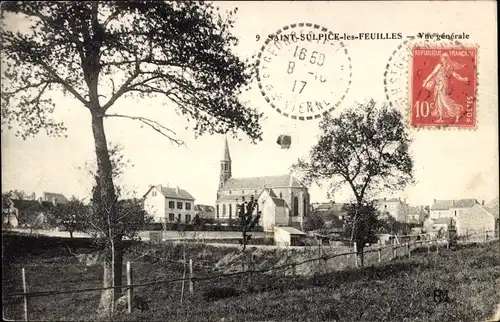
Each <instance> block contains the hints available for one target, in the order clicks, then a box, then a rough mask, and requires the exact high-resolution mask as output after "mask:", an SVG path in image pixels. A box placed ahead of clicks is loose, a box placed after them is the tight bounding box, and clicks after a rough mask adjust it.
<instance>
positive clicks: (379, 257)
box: [377, 246, 382, 263]
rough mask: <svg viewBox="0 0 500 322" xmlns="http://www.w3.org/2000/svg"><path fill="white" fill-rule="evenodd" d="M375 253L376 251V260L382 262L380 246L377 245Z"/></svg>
mask: <svg viewBox="0 0 500 322" xmlns="http://www.w3.org/2000/svg"><path fill="white" fill-rule="evenodd" d="M377 253H378V262H379V263H380V262H382V248H381V247H380V246H379V247H378V250H377Z"/></svg>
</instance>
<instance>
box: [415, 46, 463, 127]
mask: <svg viewBox="0 0 500 322" xmlns="http://www.w3.org/2000/svg"><path fill="white" fill-rule="evenodd" d="M464 66H465V64H460V63H457V62H454V61H452V60H450V59H449V55H448V53H443V54H442V55H441V62H440V63H438V64H437V65H436V67H435V68H434V70H433V71H432V73H430V74H429V76H427V78H426V79H425V80H424V83H423V85H422V86H423V87H424V88H425V89H427V90H428V91H430V92H431V93H432V95H433V103H434V105H435V108H434V110H433V111H432V114H431V115H432V116H439V119H438V121H437V122H439V123H443V117H454V118H455V122H458V119H459V117H460V112H461V110H462V109H463V106H462V105H461V104H458V103H456V102H455V101H453V99H452V98H451V97H450V95H449V92H448V80H449V78H451V76H453V77H455V78H456V79H458V80H459V81H463V82H467V81H468V78H467V77H462V76H460V75H459V74H457V73H456V72H455V71H456V70H458V69H461V68H463V67H464Z"/></svg>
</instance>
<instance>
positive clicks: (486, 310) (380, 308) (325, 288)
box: [2, 239, 500, 322]
mask: <svg viewBox="0 0 500 322" xmlns="http://www.w3.org/2000/svg"><path fill="white" fill-rule="evenodd" d="M4 242H5V239H4ZM16 243H17V244H16V245H17V246H16V247H14V248H9V249H10V250H9V251H8V252H6V251H4V261H3V270H2V282H3V287H2V292H3V304H4V305H3V307H4V309H3V311H4V318H7V319H17V320H19V319H21V318H22V307H23V302H22V298H20V297H17V298H9V297H5V296H6V295H7V294H10V293H13V292H15V291H19V290H20V289H21V274H20V271H21V267H24V268H25V269H26V274H27V279H28V285H29V288H30V291H41V290H47V289H50V290H54V289H58V290H64V289H76V288H86V287H99V286H100V285H101V277H102V268H101V267H100V266H99V265H97V266H90V267H86V266H85V265H83V264H80V263H78V261H77V259H76V258H75V257H74V256H70V255H68V251H67V250H66V248H65V246H63V245H62V244H63V243H58V244H54V243H52V244H51V243H49V242H39V243H36V245H38V247H24V246H23V244H22V243H21V244H19V242H18V241H16ZM28 244H29V243H28ZM30 245H34V244H33V243H31V244H30ZM87 247H88V245H85V247H84V246H82V247H81V248H78V245H73V246H72V248H73V250H74V252H85V251H88V248H87ZM187 247H188V248H187V256H188V257H190V258H193V259H194V261H195V275H196V276H202V275H207V274H211V273H214V272H213V271H212V268H213V267H214V263H215V262H217V261H219V260H220V259H222V258H223V257H224V256H226V255H227V253H228V252H232V251H234V250H231V249H225V248H216V247H203V246H202V245H188V246H187ZM27 248H29V249H31V251H30V253H27V252H26V249H27ZM12 249H14V250H12ZM180 250H181V246H180V245H176V246H174V245H155V246H153V245H145V244H141V245H137V246H134V252H133V253H131V254H129V255H128V259H130V260H131V261H132V267H133V271H134V282H135V283H141V282H145V281H152V280H157V279H168V278H178V277H181V276H182V271H183V268H182V265H181V264H179V263H178V260H179V259H180V258H181V251H180ZM145 252H149V253H150V254H151V255H152V256H142V257H140V258H139V256H140V254H144V253H145ZM159 257H161V258H163V259H162V260H159V259H158V258H159ZM499 258H500V255H499V251H498V241H497V242H495V243H489V244H476V245H469V246H467V247H466V248H463V249H459V250H456V251H451V250H444V249H443V250H442V251H440V252H439V254H436V253H432V254H430V255H427V252H426V250H425V251H422V252H420V253H419V252H416V251H415V252H414V254H413V255H412V258H411V259H398V260H393V261H390V262H385V263H382V264H380V265H378V264H376V265H374V266H371V267H367V268H364V269H352V268H346V269H344V270H342V271H339V272H334V273H329V274H324V275H317V276H314V277H311V276H297V277H295V278H292V277H290V276H289V275H288V276H285V275H284V274H283V272H280V273H278V274H274V275H269V274H259V275H254V276H253V278H252V284H251V285H252V287H251V288H247V287H245V289H244V290H243V291H242V290H241V289H240V277H231V278H224V279H218V280H211V281H200V282H198V283H196V284H195V295H194V297H190V296H189V293H188V292H187V290H186V293H187V294H186V297H185V298H184V304H183V305H182V306H181V305H180V289H181V283H180V282H177V283H173V284H159V285H154V286H150V287H140V288H137V289H136V290H135V292H136V294H139V295H140V296H142V297H143V298H145V299H147V301H148V302H149V307H150V310H148V311H145V312H140V311H137V310H136V311H134V312H133V313H132V314H131V315H128V314H118V315H117V316H116V317H115V320H135V321H137V320H142V321H153V320H156V321H221V320H222V319H224V321H353V322H354V321H356V322H359V321H398V322H400V321H440V322H441V321H467V322H469V321H485V320H486V319H487V318H488V317H490V316H492V314H493V313H494V309H495V307H496V305H497V304H498V303H500V293H499V292H498V290H499V289H500V259H499ZM246 282H248V281H246ZM222 287H226V289H221V288H222ZM186 289H187V283H186ZM435 289H441V290H447V291H448V294H449V298H448V301H447V302H444V303H436V302H435V301H434V290H435ZM224 290H225V291H224ZM230 291H232V292H230ZM218 293H220V294H219V295H217V294H218ZM224 296H226V297H225V298H224ZM218 298H220V299H218ZM98 301H99V294H98V292H91V293H78V294H65V295H54V296H50V297H38V298H32V299H31V300H30V303H29V317H30V320H38V321H39V320H44V321H47V320H95V309H96V307H97V304H98Z"/></svg>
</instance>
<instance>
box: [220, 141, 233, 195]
mask: <svg viewBox="0 0 500 322" xmlns="http://www.w3.org/2000/svg"><path fill="white" fill-rule="evenodd" d="M229 178H231V156H230V155H229V145H228V144H227V137H226V140H225V145H224V154H223V156H222V160H220V176H219V191H220V190H222V188H223V187H224V184H225V183H226V181H227V179H229Z"/></svg>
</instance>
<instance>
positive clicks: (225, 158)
mask: <svg viewBox="0 0 500 322" xmlns="http://www.w3.org/2000/svg"><path fill="white" fill-rule="evenodd" d="M221 161H229V162H231V155H229V145H228V144H227V136H226V139H225V146H224V155H223V157H222V160H221Z"/></svg>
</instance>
